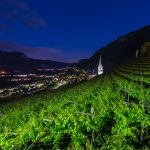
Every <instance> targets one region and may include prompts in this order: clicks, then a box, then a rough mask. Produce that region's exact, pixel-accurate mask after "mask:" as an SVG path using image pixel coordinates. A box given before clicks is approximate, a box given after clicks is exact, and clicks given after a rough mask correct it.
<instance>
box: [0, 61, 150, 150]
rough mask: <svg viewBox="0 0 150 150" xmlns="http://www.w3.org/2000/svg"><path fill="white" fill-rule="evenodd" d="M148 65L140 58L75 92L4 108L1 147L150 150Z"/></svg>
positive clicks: (65, 91) (0, 120)
mask: <svg viewBox="0 0 150 150" xmlns="http://www.w3.org/2000/svg"><path fill="white" fill-rule="evenodd" d="M137 61H138V62H137ZM139 64H140V65H139ZM143 64H144V65H143ZM145 64H146V65H145ZM148 66H150V59H147V58H145V59H138V60H136V62H135V61H133V62H131V63H130V64H128V65H127V66H124V67H122V68H119V69H117V70H115V71H114V72H111V73H109V74H105V75H102V76H98V77H96V78H94V79H93V80H91V81H87V82H84V83H82V84H79V85H76V86H74V87H73V88H70V89H67V88H66V89H61V90H59V91H56V92H53V93H48V92H47V93H43V94H40V95H37V96H32V97H29V98H28V99H27V100H26V101H24V102H21V103H12V104H5V105H2V106H0V149H2V150H8V149H10V150H11V149H12V150H15V149H24V150H29V149H40V148H41V149H42V148H43V149H68V150H69V149H75V150H80V149H91V148H92V149H110V150H112V149H114V150H120V149H122V150H134V149H148V148H149V147H150V142H149V141H150V89H149V88H150V87H149V73H150V72H149V71H150V70H149V67H148ZM131 68H132V69H131ZM133 68H137V69H135V70H134V69H133ZM141 70H142V73H143V74H141Z"/></svg>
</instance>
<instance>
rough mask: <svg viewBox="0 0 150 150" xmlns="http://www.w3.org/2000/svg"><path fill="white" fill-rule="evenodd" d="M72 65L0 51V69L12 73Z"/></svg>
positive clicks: (19, 53)
mask: <svg viewBox="0 0 150 150" xmlns="http://www.w3.org/2000/svg"><path fill="white" fill-rule="evenodd" d="M72 65H73V64H69V63H63V62H56V61H52V60H39V59H32V58H28V57H27V56H26V55H25V54H24V53H21V52H16V51H14V52H4V51H0V68H1V69H5V70H9V71H14V70H20V71H31V70H34V69H38V68H41V67H42V68H63V67H66V66H72Z"/></svg>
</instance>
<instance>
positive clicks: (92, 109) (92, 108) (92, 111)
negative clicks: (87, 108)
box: [90, 105, 94, 150]
mask: <svg viewBox="0 0 150 150" xmlns="http://www.w3.org/2000/svg"><path fill="white" fill-rule="evenodd" d="M93 114H94V107H93V106H92V105H91V119H92V120H93V117H94V115H93ZM93 142H94V130H92V137H91V146H90V150H92V147H93Z"/></svg>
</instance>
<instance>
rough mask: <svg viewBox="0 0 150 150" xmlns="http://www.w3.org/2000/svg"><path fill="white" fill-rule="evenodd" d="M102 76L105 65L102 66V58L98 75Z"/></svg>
mask: <svg viewBox="0 0 150 150" xmlns="http://www.w3.org/2000/svg"><path fill="white" fill-rule="evenodd" d="M101 74H103V65H102V59H101V56H100V59H99V64H98V75H101Z"/></svg>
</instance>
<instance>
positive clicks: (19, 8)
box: [0, 0, 150, 62]
mask: <svg viewBox="0 0 150 150" xmlns="http://www.w3.org/2000/svg"><path fill="white" fill-rule="evenodd" d="M149 24H150V0H124V1H122V0H0V49H1V50H4V51H14V50H15V51H20V52H24V53H25V54H27V56H29V57H32V58H38V59H50V60H57V61H63V62H74V61H78V60H79V59H81V58H89V57H90V56H91V55H93V54H94V52H96V50H98V49H99V48H101V47H103V46H105V45H106V44H108V43H110V42H111V41H113V40H115V39H116V38H118V37H119V36H121V35H124V34H126V33H128V32H130V31H134V30H136V29H139V28H141V27H143V26H146V25H149Z"/></svg>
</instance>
